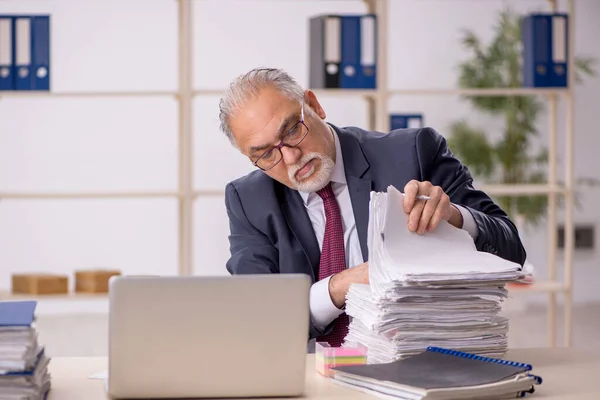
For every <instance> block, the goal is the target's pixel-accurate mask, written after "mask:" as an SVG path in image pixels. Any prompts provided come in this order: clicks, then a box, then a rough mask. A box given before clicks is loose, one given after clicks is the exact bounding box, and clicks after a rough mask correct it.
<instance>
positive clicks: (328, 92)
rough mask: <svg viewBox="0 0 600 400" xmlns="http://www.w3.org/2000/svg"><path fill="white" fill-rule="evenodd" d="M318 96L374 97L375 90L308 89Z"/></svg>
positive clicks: (375, 94)
mask: <svg viewBox="0 0 600 400" xmlns="http://www.w3.org/2000/svg"><path fill="white" fill-rule="evenodd" d="M310 90H311V91H312V92H314V93H315V94H316V95H318V96H346V95H348V96H363V97H376V96H377V93H378V92H377V90H376V89H310Z"/></svg>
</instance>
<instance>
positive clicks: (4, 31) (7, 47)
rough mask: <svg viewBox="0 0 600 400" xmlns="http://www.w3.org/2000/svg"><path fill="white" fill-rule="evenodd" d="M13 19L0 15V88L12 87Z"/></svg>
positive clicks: (8, 88)
mask: <svg viewBox="0 0 600 400" xmlns="http://www.w3.org/2000/svg"><path fill="white" fill-rule="evenodd" d="M13 37H14V35H13V19H12V17H9V16H5V15H0V90H13V89H14V84H13V81H14V78H13V76H14V62H13V59H14V58H13V43H14V40H13Z"/></svg>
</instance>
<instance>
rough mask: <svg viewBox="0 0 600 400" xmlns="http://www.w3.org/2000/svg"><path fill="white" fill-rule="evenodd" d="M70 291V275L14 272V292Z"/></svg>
mask: <svg viewBox="0 0 600 400" xmlns="http://www.w3.org/2000/svg"><path fill="white" fill-rule="evenodd" d="M68 292H69V277H68V276H67V275H58V274H42V273H40V274H37V273H29V274H13V275H12V293H13V294H66V293H68Z"/></svg>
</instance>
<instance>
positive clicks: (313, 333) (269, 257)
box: [225, 183, 333, 340]
mask: <svg viewBox="0 0 600 400" xmlns="http://www.w3.org/2000/svg"><path fill="white" fill-rule="evenodd" d="M225 207H226V209H227V216H228V217H229V230H230V233H229V251H230V257H229V260H227V263H226V267H227V271H229V273H230V274H232V275H239V274H275V273H279V251H278V250H277V248H276V247H275V246H274V245H273V244H272V243H271V241H270V240H269V238H268V237H267V236H266V235H265V234H264V233H262V232H261V231H259V230H258V229H256V228H255V227H254V226H253V225H252V223H251V222H250V221H249V220H248V217H247V216H246V213H245V211H244V207H243V205H242V201H241V199H240V196H239V193H238V192H237V190H236V189H235V187H234V186H233V185H232V184H231V183H229V184H228V185H227V186H226V188H225ZM332 326H333V324H330V325H329V326H327V327H325V328H323V329H319V328H317V326H316V325H315V324H314V323H313V322H312V319H309V331H308V339H309V340H310V339H313V338H315V337H317V336H320V335H322V334H323V333H326V332H329V331H331V329H332Z"/></svg>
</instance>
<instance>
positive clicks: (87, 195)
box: [0, 192, 180, 200]
mask: <svg viewBox="0 0 600 400" xmlns="http://www.w3.org/2000/svg"><path fill="white" fill-rule="evenodd" d="M179 196H180V195H179V193H178V192H96V193H94V192H64V193H58V192H55V193H52V192H47V193H44V192H39V193H26V192H23V193H16V192H15V193H11V192H5V193H2V192H0V200H6V199H11V200H36V199H56V200H58V199H118V198H152V197H155V198H156V197H179Z"/></svg>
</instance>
